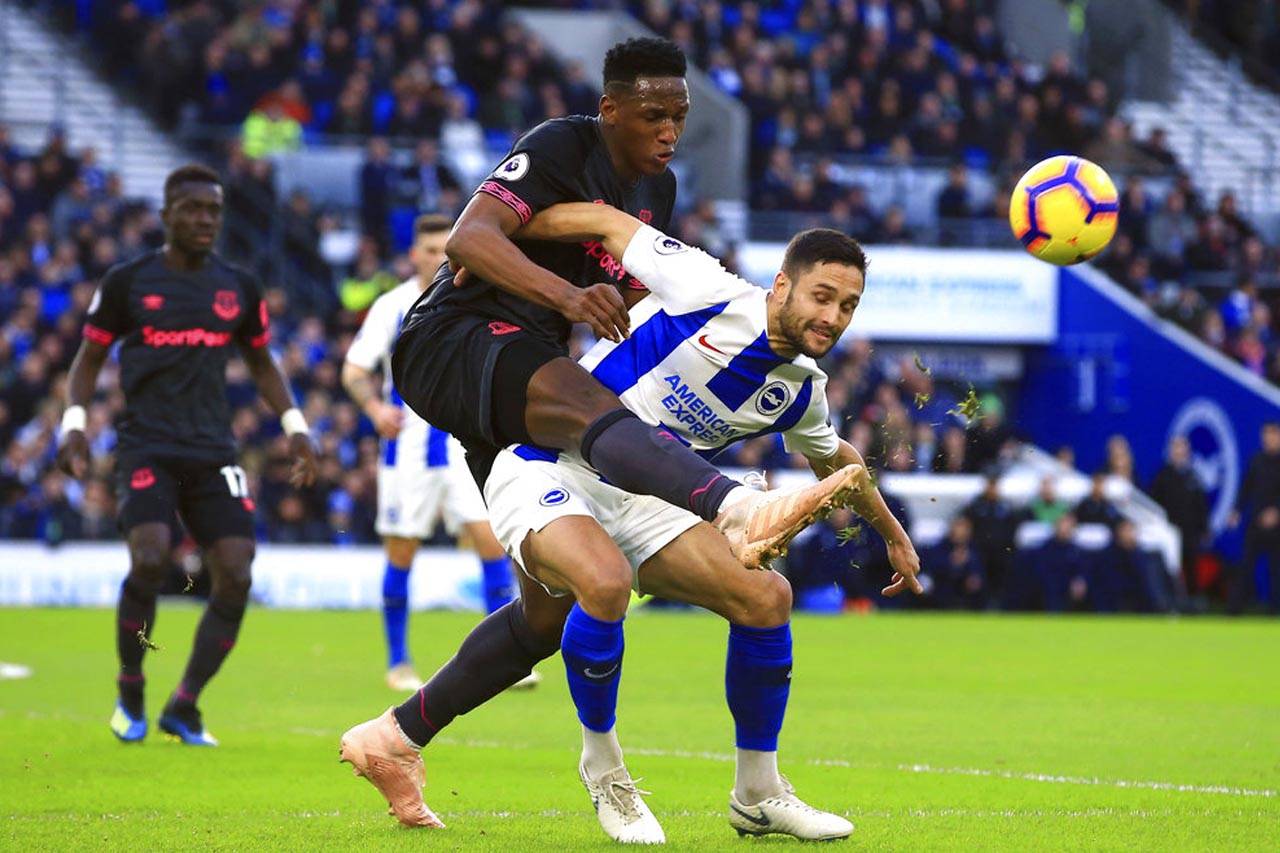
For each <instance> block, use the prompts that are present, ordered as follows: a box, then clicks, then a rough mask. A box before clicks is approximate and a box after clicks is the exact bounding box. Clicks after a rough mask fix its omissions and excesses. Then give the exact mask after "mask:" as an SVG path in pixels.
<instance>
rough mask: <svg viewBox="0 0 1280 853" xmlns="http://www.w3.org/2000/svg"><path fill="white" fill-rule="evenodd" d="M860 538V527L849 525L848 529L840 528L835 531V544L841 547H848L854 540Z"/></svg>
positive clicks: (858, 525)
mask: <svg viewBox="0 0 1280 853" xmlns="http://www.w3.org/2000/svg"><path fill="white" fill-rule="evenodd" d="M860 538H862V525H861V524H850V525H849V526H848V527H842V528H840V529H839V530H837V531H836V542H837V543H839V544H841V545H848V544H849V543H850V542H852V541H853V540H855V539H860Z"/></svg>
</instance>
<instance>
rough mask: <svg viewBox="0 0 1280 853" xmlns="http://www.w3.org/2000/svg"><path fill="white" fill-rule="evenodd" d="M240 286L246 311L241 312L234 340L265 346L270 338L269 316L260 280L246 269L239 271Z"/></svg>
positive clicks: (255, 345)
mask: <svg viewBox="0 0 1280 853" xmlns="http://www.w3.org/2000/svg"><path fill="white" fill-rule="evenodd" d="M240 287H241V289H242V290H243V291H244V301H245V307H246V309H247V310H246V311H244V313H243V314H241V317H242V318H243V319H241V321H240V326H239V328H237V329H236V340H237V341H239V342H240V343H241V344H242V345H245V346H250V347H255V348H256V347H265V346H266V345H267V344H268V343H269V342H270V340H271V317H270V315H268V314H267V300H266V299H265V298H264V297H263V288H262V282H261V281H259V280H258V277H257V276H256V275H254V274H253V273H251V272H248V271H247V270H241V271H240Z"/></svg>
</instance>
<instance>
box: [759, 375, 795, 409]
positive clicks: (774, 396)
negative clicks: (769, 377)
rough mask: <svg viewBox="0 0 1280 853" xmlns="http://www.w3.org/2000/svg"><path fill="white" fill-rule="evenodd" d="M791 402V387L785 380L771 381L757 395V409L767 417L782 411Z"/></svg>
mask: <svg viewBox="0 0 1280 853" xmlns="http://www.w3.org/2000/svg"><path fill="white" fill-rule="evenodd" d="M790 402H791V389H790V388H788V387H787V384H786V383H785V382H770V383H769V384H768V385H766V386H764V388H763V389H761V391H760V396H758V397H756V411H757V412H759V413H760V414H762V415H764V416H766V417H773V416H774V415H777V414H779V413H781V412H782V410H783V409H785V408H786V407H787V404H788V403H790Z"/></svg>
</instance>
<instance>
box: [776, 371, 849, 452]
mask: <svg viewBox="0 0 1280 853" xmlns="http://www.w3.org/2000/svg"><path fill="white" fill-rule="evenodd" d="M782 444H783V446H784V447H786V448H787V452H788V453H801V454H803V455H804V456H805V457H806V458H808V459H826V458H828V457H830V456H834V455H835V453H836V451H837V450H839V449H840V436H839V435H837V434H836V430H835V427H833V426H831V415H830V412H829V411H828V410H827V380H826V379H825V378H823V379H817V378H815V379H814V382H813V398H812V399H811V400H810V401H809V408H807V409H805V412H804V414H803V415H801V416H800V420H799V422H797V423H796V425H795V426H793V427H792V428H791V429H789V430H787V431H786V432H784V433H783V434H782Z"/></svg>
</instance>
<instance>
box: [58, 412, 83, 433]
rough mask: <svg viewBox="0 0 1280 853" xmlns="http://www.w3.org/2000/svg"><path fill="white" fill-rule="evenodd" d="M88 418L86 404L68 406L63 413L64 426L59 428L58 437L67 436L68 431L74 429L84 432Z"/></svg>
mask: <svg viewBox="0 0 1280 853" xmlns="http://www.w3.org/2000/svg"><path fill="white" fill-rule="evenodd" d="M87 420H88V418H87V417H86V416H85V411H84V406H67V410H66V411H65V412H63V413H62V427H61V428H60V429H59V430H58V438H60V439H61V438H66V437H67V433H69V432H72V431H74V430H79V431H80V432H84V426H85V423H86V421H87Z"/></svg>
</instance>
